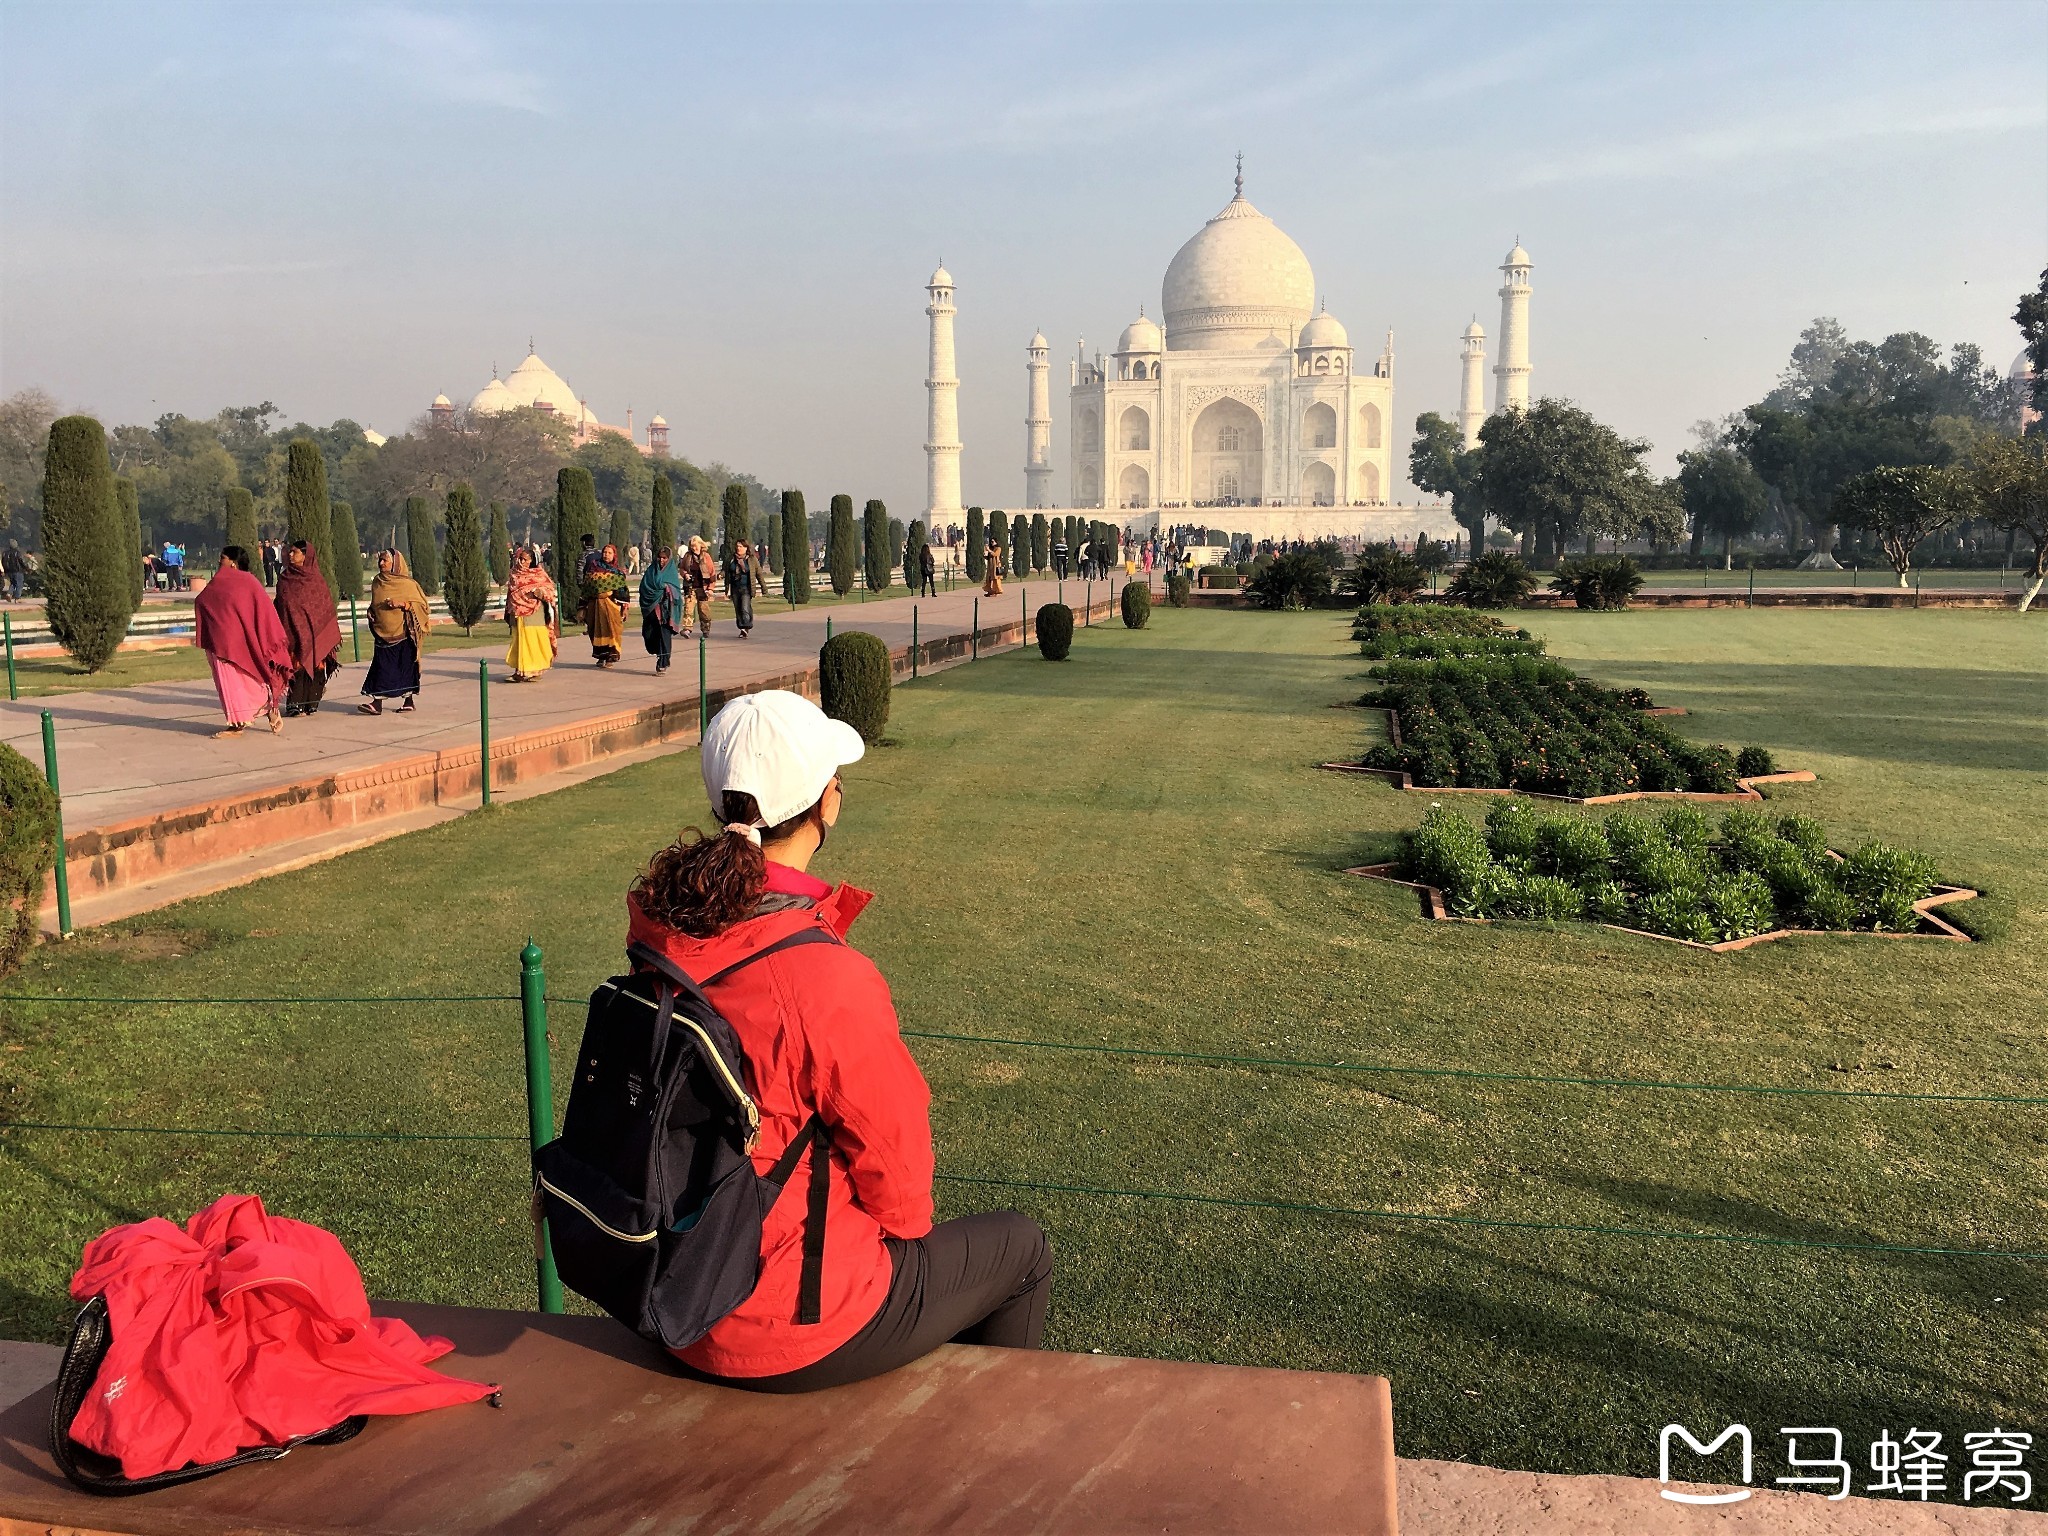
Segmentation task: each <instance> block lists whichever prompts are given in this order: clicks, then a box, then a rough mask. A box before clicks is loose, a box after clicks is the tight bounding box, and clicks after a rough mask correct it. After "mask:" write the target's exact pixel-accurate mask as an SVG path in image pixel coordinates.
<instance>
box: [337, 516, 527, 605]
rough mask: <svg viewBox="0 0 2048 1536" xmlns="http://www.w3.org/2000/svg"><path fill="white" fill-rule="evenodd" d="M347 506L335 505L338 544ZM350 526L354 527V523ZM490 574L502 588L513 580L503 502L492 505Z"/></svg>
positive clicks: (510, 547)
mask: <svg viewBox="0 0 2048 1536" xmlns="http://www.w3.org/2000/svg"><path fill="white" fill-rule="evenodd" d="M347 505H348V503H347V502H345V501H339V502H336V503H335V504H334V511H335V517H336V522H335V524H334V536H335V541H336V542H337V543H339V542H340V539H341V523H340V521H339V519H340V515H341V509H342V508H343V507H345V506H347ZM350 526H354V524H353V521H351V524H350ZM490 572H491V581H492V582H493V583H494V584H495V585H497V586H501V587H502V586H503V585H505V583H506V582H507V581H510V580H511V579H512V531H511V530H510V529H509V528H507V527H506V526H505V503H503V502H502V501H494V502H492V503H491V531H490ZM349 596H351V597H353V596H355V594H354V593H353V592H351V593H350V594H349Z"/></svg>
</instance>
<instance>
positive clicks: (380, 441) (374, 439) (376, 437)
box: [363, 427, 391, 448]
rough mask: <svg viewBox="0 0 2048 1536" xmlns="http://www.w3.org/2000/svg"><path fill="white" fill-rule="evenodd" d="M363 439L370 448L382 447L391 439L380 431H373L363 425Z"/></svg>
mask: <svg viewBox="0 0 2048 1536" xmlns="http://www.w3.org/2000/svg"><path fill="white" fill-rule="evenodd" d="M363 441H364V442H366V443H368V444H369V445H370V446H371V447H372V448H382V447H383V446H384V445H385V444H386V443H388V442H390V441H391V439H390V438H388V437H386V436H385V435H384V434H383V433H382V432H378V431H375V430H374V429H372V428H370V427H365V428H363Z"/></svg>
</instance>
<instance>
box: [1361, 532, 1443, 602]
mask: <svg viewBox="0 0 2048 1536" xmlns="http://www.w3.org/2000/svg"><path fill="white" fill-rule="evenodd" d="M1428 579H1429V578H1428V576H1427V575H1426V574H1425V573H1424V571H1423V569H1422V567H1421V566H1419V565H1417V564H1416V563H1415V561H1414V560H1412V559H1410V558H1409V557H1408V556H1407V555H1406V554H1404V553H1402V551H1401V548H1400V546H1399V545H1397V544H1395V543H1394V541H1393V540H1392V539H1388V540H1387V541H1386V542H1384V543H1380V544H1368V545H1366V546H1365V548H1363V549H1361V550H1360V551H1359V552H1358V563H1357V564H1356V565H1354V566H1353V567H1352V568H1351V569H1350V570H1349V571H1347V572H1345V575H1344V589H1345V591H1347V592H1349V593H1350V594H1352V595H1353V596H1354V597H1356V598H1357V599H1358V600H1359V601H1360V602H1361V603H1406V602H1407V601H1408V599H1410V598H1411V597H1413V596H1414V595H1415V594H1416V593H1418V592H1420V591H1421V590H1422V587H1423V583H1424V582H1426V581H1427V580H1428Z"/></svg>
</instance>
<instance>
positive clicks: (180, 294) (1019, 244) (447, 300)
mask: <svg viewBox="0 0 2048 1536" xmlns="http://www.w3.org/2000/svg"><path fill="white" fill-rule="evenodd" d="M2044 66H2048V8H2044V7H2043V6H2041V5H2037V4H2013V5H2001V4H1995V3H1974V4H1970V5H1953V4H1946V5H1929V6H1901V7H1888V6H1883V5H1877V4H1870V3H1861V4H1857V5H1854V6H1846V5H1835V6H1817V5H1816V6H1803V7H1783V6H1760V7H1754V8H1745V7H1735V6H1712V7H1707V6H1693V7H1683V8H1680V7H1613V6H1602V7H1595V8H1585V9H1576V8H1572V7H1565V6H1536V7H1528V6H1519V5H1518V6H1514V7H1510V8H1502V9H1499V10H1492V9H1487V8H1483V7H1479V6H1459V7H1455V8H1453V7H1443V8H1429V7H1401V8H1391V7H1388V8H1381V7H1362V6H1361V7H1339V6H1320V5H1319V6H1302V7H1291V6H1282V5H1274V4H1265V5H1258V6H1244V5H1227V6H1217V7H1205V6H1165V5H1116V6H1093V7H1090V6H1081V5H1062V6H1028V7H1027V6H996V5H971V6H962V5H945V6H932V7H922V6H885V5H860V6H832V7H817V8H812V7H804V6H795V5H748V6H730V7H711V6H706V7H679V6H652V5H649V6H637V5H621V6H611V7H606V6H600V5H590V4H577V5H569V6H564V5H560V4H549V5H543V6H533V7H523V6H516V5H494V6H491V7H489V8H479V9H468V10H464V9H437V10H421V9H408V8H399V7H392V8H382V9H379V8H371V7H361V6H353V5H349V6H335V7H316V6H310V5H289V6H287V5H247V6H191V7H176V6H169V5H151V6H141V5H107V6H97V5H90V4H72V5H67V6H62V7H58V6H36V7H31V6H29V5H26V4H22V3H13V4H9V5H6V6H5V7H4V8H0V242H4V246H0V391H13V390H16V389H20V388H23V387H26V386H28V385H40V386H42V387H44V388H46V389H48V390H49V391H50V392H51V393H52V394H54V395H55V396H56V397H57V398H58V399H59V401H60V402H62V403H63V404H65V405H67V406H75V407H81V408H86V409H90V410H93V411H95V412H97V413H99V414H100V415H102V417H103V418H105V419H107V420H108V421H110V422H112V421H142V422H147V421H151V420H153V419H154V418H155V417H156V416H157V415H159V414H161V413H163V412H166V411H179V412H183V413H185V414H187V415H193V416H198V415H210V414H211V413H212V412H213V411H215V410H216V409H218V408H219V407H221V406H223V405H230V404H245V403H253V402H256V401H260V400H263V399H271V400H275V401H276V402H277V404H278V405H279V406H280V407H281V408H282V410H283V411H284V413H285V415H286V417H287V419H297V418H304V419H307V420H311V421H314V422H316V423H324V422H326V421H329V420H332V419H334V418H336V417H340V416H348V417H353V418H354V419H356V420H358V421H361V422H363V423H365V424H368V425H371V426H374V427H376V428H378V429H379V430H381V431H384V432H386V433H394V432H397V431H400V430H403V428H404V427H405V425H406V424H407V423H408V422H409V421H410V420H411V419H412V418H413V417H414V416H416V415H417V414H419V412H420V411H422V410H423V409H424V408H425V406H426V404H427V402H428V401H429V400H431V399H432V398H433V396H434V394H435V393H436V392H437V391H445V392H446V393H447V394H448V395H450V396H451V397H453V398H454V399H455V400H456V401H458V402H463V401H466V400H467V398H468V397H469V396H470V395H471V394H472V393H474V392H475V391H476V390H477V389H478V388H479V387H481V386H482V385H483V383H484V382H485V381H486V380H487V379H488V378H489V377H490V369H491V364H492V362H493V360H495V361H496V362H497V364H498V365H499V368H500V371H501V372H505V371H509V370H510V369H511V368H512V366H513V365H515V364H516V363H517V362H518V361H519V359H520V358H521V356H523V355H524V353H525V350H526V343H527V338H528V336H529V335H531V336H532V337H533V339H534V341H535V342H536V344H537V346H538V349H539V351H540V353H541V355H542V356H543V357H544V358H545V359H546V360H547V362H548V363H549V364H551V365H552V366H553V367H554V368H555V369H556V370H557V371H558V372H560V373H561V374H562V375H563V376H564V377H565V378H566V379H567V380H568V381H569V383H570V384H572V385H573V386H574V387H575V388H576V389H577V390H578V391H579V392H580V393H582V394H583V395H584V396H586V397H587V398H588V400H589V402H590V405H591V408H592V410H593V411H594V412H595V413H596V415H597V416H599V417H600V418H601V419H603V420H605V421H612V422H623V421H624V419H625V413H626V410H627V408H628V406H630V407H631V408H632V409H633V412H634V420H635V423H636V425H640V426H644V423H645V422H646V419H647V418H648V417H649V416H650V415H652V414H653V413H654V412H656V411H660V412H661V413H662V414H664V415H665V416H666V417H667V418H668V420H669V422H670V424H671V431H672V441H673V445H674V449H675V451H676V452H677V453H679V454H683V455H687V456H688V457H690V458H693V459H696V460H698V461H700V462H702V461H706V460H712V459H718V460H723V461H725V462H727V463H729V464H732V465H734V466H735V467H738V468H743V469H746V470H749V471H751V472H753V473H754V474H757V475H759V476H760V477H761V478H762V479H763V480H765V481H767V482H768V483H770V484H790V485H796V486H799V487H801V488H802V489H804V490H805V491H806V492H807V494H808V495H809V496H810V497H811V498H812V499H813V501H814V502H816V501H817V500H821V499H822V498H823V497H824V496H826V495H829V494H831V493H833V492H835V491H846V492H849V493H850V494H852V495H853V496H854V497H855V499H856V501H859V500H863V499H865V498H867V497H870V496H880V497H882V498H883V499H884V500H886V501H887V502H888V504H889V506H890V508H891V510H892V511H895V512H898V513H900V514H901V515H903V516H905V517H906V518H907V517H910V516H915V515H916V513H917V512H918V511H919V510H921V508H922V504H923V453H922V444H923V441H924V420H925V417H924V412H925V399H924V389H923V378H924V369H925V355H924V346H925V318H924V314H923V306H924V302H925V296H924V293H923V286H922V285H923V283H924V280H925V278H926V277H927V275H928V274H929V273H930V272H931V270H932V268H933V266H934V265H936V264H937V262H938V261H939V260H940V259H941V258H942V257H943V259H944V260H945V262H946V265H947V266H948V268H949V269H950V270H951V271H952V273H953V275H954V278H955V279H956V281H957V282H958V284H959V306H960V318H959V324H958V337H959V347H960V374H961V378H962V381H963V382H962V388H961V397H960V398H961V422H962V436H963V438H964V440H965V443H966V451H965V453H964V455H963V460H962V465H963V490H964V494H965V499H966V500H967V501H968V502H973V503H981V504H984V505H988V506H1014V505H1016V504H1018V503H1019V502H1021V500H1022V498H1023V474H1022V465H1023V456H1024V446H1023V438H1024V432H1023V424H1022V423H1023V415H1024V385H1025V377H1024V344H1025V342H1026V340H1027V339H1028V338H1029V337H1030V335H1031V332H1032V330H1033V329H1034V328H1035V327H1042V328H1043V329H1044V331H1045V333H1046V335H1047V336H1048V337H1049V338H1050V339H1051V341H1052V345H1053V357H1054V360H1055V363H1054V374H1053V385H1054V405H1053V416H1054V420H1055V426H1054V462H1055V463H1056V464H1057V465H1058V466H1059V476H1058V479H1057V481H1056V484H1057V494H1058V495H1059V497H1060V499H1061V500H1065V499H1066V496H1067V489H1068V488H1067V477H1066V462H1067V459H1066V411H1065V388H1066V382H1067V369H1066V365H1065V359H1066V358H1067V357H1069V356H1071V355H1072V354H1073V348H1074V339H1075V337H1076V336H1077V335H1082V336H1085V337H1086V338H1087V342H1088V348H1089V351H1090V352H1091V353H1092V352H1094V351H1095V350H1097V349H1102V350H1108V349H1109V348H1110V347H1111V346H1112V345H1113V344H1114V342H1115V339H1116V335H1117V332H1118V331H1119V330H1120V329H1121V328H1122V327H1123V325H1124V324H1125V322H1127V321H1128V320H1129V319H1130V318H1131V317H1132V316H1134V315H1135V314H1136V313H1137V310H1138V306H1139V305H1140V304H1141V303H1142V304H1144V305H1146V306H1147V308H1148V310H1149V311H1150V313H1152V314H1153V315H1155V316H1156V315H1158V313H1159V308H1158V306H1159V284H1160V279H1161V276H1162V275H1163V273H1164V272H1165V269H1166V264H1167V262H1168V261H1169V260H1170V259H1171V257H1172V256H1173V253H1174V251H1175V250H1176V249H1177V248H1178V247H1179V245H1180V244H1181V242H1182V241H1184V240H1185V239H1187V237H1188V236H1189V235H1191V234H1193V233H1194V231H1195V230H1196V229H1198V228H1199V227H1200V226H1201V224H1202V223H1203V221H1204V220H1205V219H1207V218H1208V217H1209V216H1210V215H1212V214H1214V213H1215V212H1216V211H1217V210H1218V209H1219V208H1221V207H1222V206H1223V204H1224V203H1225V202H1226V201H1227V200H1228V198H1229V196H1230V179H1231V157H1232V155H1233V154H1234V153H1235V152H1236V151H1238V150H1240V149H1242V150H1243V151H1244V153H1245V189H1246V193H1247V195H1248V196H1249V197H1250V198H1251V200H1252V201H1253V202H1254V203H1255V204H1256V205H1257V206H1258V207H1259V208H1260V209H1261V210H1262V211H1263V212H1265V213H1266V214H1268V215H1270V216H1271V217H1272V218H1273V219H1274V220H1275V221H1276V222H1277V223H1278V224H1279V225H1280V227H1281V228H1282V229H1284V230H1286V231H1287V232H1288V233H1289V234H1290V235H1292V236H1293V237H1294V239H1295V240H1296V241H1297V242H1298V243H1299V244H1300V245H1301V246H1302V248H1303V250H1304V251H1306V252H1307V254H1308V257H1309V260H1310V261H1311V263H1313V265H1314V268H1315V274H1316V281H1317V285H1318V287H1319V288H1320V289H1321V290H1322V292H1323V293H1324V294H1326V295H1327V297H1328V302H1329V307H1330V311H1331V313H1332V314H1335V315H1336V316H1338V317H1339V318H1340V319H1341V320H1343V322H1344V323H1345V324H1346V326H1348V327H1349V330H1350V333H1351V340H1352V344H1353V346H1354V347H1355V348H1356V349H1357V351H1358V354H1359V361H1360V363H1361V365H1364V364H1365V363H1366V362H1367V361H1368V360H1369V359H1370V358H1371V357H1374V356H1376V355H1377V354H1378V352H1379V348H1380V344H1381V341H1382V339H1383V337H1384V334H1385V332H1386V329H1387V328H1388V327H1389V326H1392V327H1393V328H1394V330H1395V349H1396V372H1395V379H1396V392H1395V408H1396V409H1395V415H1396V417H1397V422H1398V438H1397V440H1398V441H1400V442H1404V443H1405V441H1406V439H1407V436H1408V429H1409V427H1410V426H1411V424H1412V423H1413V420H1414V417H1415V415H1416V414H1417V413H1418V412H1421V411H1424V410H1439V411H1444V412H1449V411H1451V410H1453V409H1454V408H1455V406H1456V403H1457V402H1456V387H1457V351H1458V347H1457V337H1458V334H1459V332H1460V331H1461V330H1462V329H1463V327H1464V326H1465V324H1466V322H1467V321H1468V320H1470V319H1471V318H1472V316H1473V315H1475V314H1476V315H1478V317H1479V319H1480V320H1481V322H1482V323H1483V324H1484V325H1485V326H1486V329H1487V333H1488V336H1489V338H1491V337H1492V336H1493V335H1494V333H1495V331H1496V329H1497V326H1498V320H1499V313H1498V312H1499V302H1498V300H1497V299H1496V297H1495V290H1496V288H1497V287H1498V286H1499V282H1500V276H1499V273H1498V271H1497V268H1498V265H1499V263H1500V260H1501V258H1502V255H1503V254H1504V253H1505V252H1506V251H1507V249H1508V247H1509V246H1510V245H1511V244H1512V243H1513V242H1514V240H1515V239H1516V237H1517V236H1519V237H1520V238H1521V240H1522V242H1523V244H1525V245H1526V246H1527V247H1528V249H1529V251H1530V252H1531V253H1532V255H1533V257H1534V260H1535V263H1536V269H1535V277H1534V285H1535V295H1534V299H1533V303H1532V322H1531V334H1532V338H1533V339H1532V346H1531V354H1532V361H1533V364H1534V369H1535V372H1534V385H1535V390H1536V392H1537V393H1539V394H1564V395H1569V396H1571V397H1572V398H1574V399H1576V400H1577V401H1579V402H1580V403H1581V404H1583V405H1584V406H1586V407H1587V408H1588V409H1590V410H1591V411H1593V412H1594V413H1595V414H1596V415H1598V416H1600V417H1601V418H1603V419H1604V420H1606V421H1608V422H1610V423H1612V424H1613V425H1615V426H1616V427H1618V428H1619V429H1621V430H1622V431H1624V432H1626V433H1629V434H1633V435H1639V436H1643V437H1647V438H1649V439H1651V440H1652V441H1653V442H1654V443H1655V444H1656V447H1657V453H1656V455H1655V460H1654V462H1655V464H1656V465H1657V467H1658V468H1659V470H1660V472H1661V471H1668V469H1669V467H1670V460H1671V456H1672V455H1673V454H1674V453H1675V452H1677V451H1678V450H1679V449H1681V448H1684V447H1686V446H1688V443H1689V437H1688V428H1689V427H1690V425H1691V423H1692V422H1693V421H1694V420H1696V419H1698V418H1701V417H1707V416H1718V415H1721V414H1723V413H1725V412H1727V411H1730V410H1733V409H1736V408H1739V407H1740V406H1742V405H1743V404H1745V403H1747V402H1749V401H1752V400H1755V399H1757V398H1759V397H1760V396H1761V395H1762V394H1763V392H1764V391H1765V390H1767V389H1768V388H1769V387H1770V384H1771V382H1772V380H1773V378H1774V377H1775V375H1776V373H1777V371H1778V370H1779V368H1780V367H1781V366H1782V365H1783V363H1784V359H1785V356H1786V354H1787V352H1788V351H1789V349H1790V348H1791V345H1792V343H1793V341H1794V339H1795V338H1796V336H1797V334H1798V331H1799V329H1800V327H1801V326H1802V325H1804V324H1805V323H1806V322H1807V321H1809V320H1810V319H1812V318H1813V317H1814V316H1815V315H1819V314H1829V315H1834V316H1837V317H1838V318H1840V320H1841V321H1842V322H1843V324H1844V325H1845V327H1846V328H1847V330H1848V331H1849V333H1850V334H1851V335H1852V336H1860V337H1871V338H1876V337H1880V336H1882V335H1884V334H1886V333H1888V332H1892V331H1898V330H1917V331H1922V332H1925V333H1926V334H1928V335H1930V336H1932V337H1934V338H1935V339H1936V340H1937V341H1939V342H1941V343H1942V344H1943V345H1944V346H1946V345H1947V344H1949V343H1951V342H1956V341H1973V342H1976V343H1978V344H1979V345H1981V346H1982V347H1983V348H1984V349H1985V353H1986V356H1987V358H1988V360H1990V361H1992V362H1994V363H1996V364H1997V365H1998V366H1999V367H2000V368H2001V370H2002V369H2003V368H2004V367H2005V366H2006V364H2007V363H2009V362H2010V360H2011V358H2012V356H2013V354H2014V353H2015V352H2016V351H2017V350H2018V349H2019V346H2020V339H2019V335H2018V333H2017V331H2016V329H2015V328H2014V326H2013V325H2012V323H2011V320H2010V318H2009V317H2010V315H2011V312H2012V309H2013V305H2014V302H2015V300H2016V298H2017V296H2018V295H2019V293H2020V292H2021V291H2022V290H2023V289H2026V288H2029V287H2031V286H2033V284H2034V283H2035V281H2036V278H2037V274H2038V273H2039V271H2040V269H2041V267H2042V266H2043V265H2044V263H2048V134H2044V132H2043V130H2044V126H2048V92H2044V90H2043V87H2042V81H2043V78H2044ZM1489 361H1490V360H1489ZM1488 398H1489V401H1490V400H1491V385H1490V381H1489V390H1488ZM1397 457H1398V456H1397ZM1396 494H1397V495H1402V496H1412V495H1413V492H1412V491H1409V490H1408V489H1407V488H1406V487H1405V485H1404V486H1402V487H1400V488H1399V489H1398V490H1397V492H1396Z"/></svg>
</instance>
